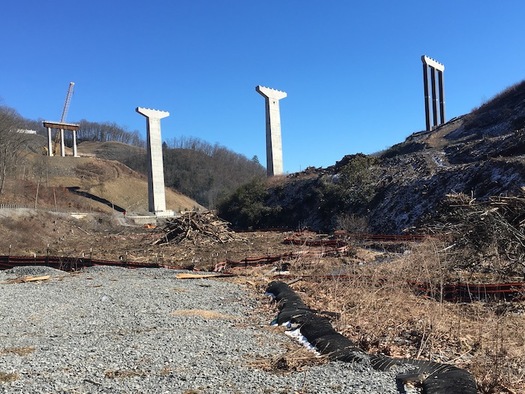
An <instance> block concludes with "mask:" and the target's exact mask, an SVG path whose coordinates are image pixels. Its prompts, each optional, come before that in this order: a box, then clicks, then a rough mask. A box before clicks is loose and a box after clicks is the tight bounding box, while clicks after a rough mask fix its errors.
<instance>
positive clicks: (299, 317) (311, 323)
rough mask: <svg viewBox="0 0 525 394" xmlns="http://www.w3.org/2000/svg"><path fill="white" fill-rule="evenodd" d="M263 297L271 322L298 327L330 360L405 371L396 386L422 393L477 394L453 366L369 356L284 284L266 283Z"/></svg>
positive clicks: (466, 375) (473, 384) (466, 376)
mask: <svg viewBox="0 0 525 394" xmlns="http://www.w3.org/2000/svg"><path fill="white" fill-rule="evenodd" d="M266 294H268V295H271V296H272V297H273V298H274V300H275V301H277V303H278V304H277V305H278V309H279V313H278V315H277V318H276V319H275V320H274V323H277V324H279V325H283V324H287V325H289V327H290V328H299V330H300V332H301V334H302V335H303V336H304V337H305V339H306V340H307V341H308V342H309V343H310V344H311V345H312V346H313V347H314V348H315V349H316V350H317V351H318V352H319V353H321V354H323V355H326V356H328V357H329V359H330V360H334V361H344V362H367V363H369V364H370V365H371V366H372V368H374V369H376V370H378V371H388V370H390V369H392V368H396V367H400V368H403V369H405V370H406V371H407V372H404V373H401V374H398V375H397V377H396V380H397V384H398V386H402V385H404V384H405V383H407V382H409V381H410V382H413V383H418V384H420V385H421V387H422V389H423V393H425V394H476V393H477V386H476V381H475V380H474V377H473V376H472V375H471V374H470V373H469V372H468V371H466V370H464V369H461V368H457V367H455V366H453V365H449V364H442V363H436V362H432V361H421V360H412V359H394V358H390V357H387V356H384V355H374V354H372V355H369V354H368V353H366V352H365V351H363V350H362V349H360V348H359V347H358V346H357V345H356V344H355V343H354V342H353V341H352V340H351V339H349V338H346V337H345V336H343V335H341V334H339V333H338V332H337V331H336V330H335V329H334V328H333V326H332V324H331V323H330V321H329V320H328V319H327V318H325V317H322V316H319V315H317V314H316V313H315V312H314V311H312V310H311V309H310V308H308V307H307V306H306V305H305V304H304V302H303V301H302V300H301V298H300V297H299V296H298V295H297V293H296V292H295V291H293V290H292V288H291V287H290V286H288V284H286V283H284V282H280V281H273V282H270V283H269V284H268V287H267V288H266ZM401 388H402V387H400V389H401Z"/></svg>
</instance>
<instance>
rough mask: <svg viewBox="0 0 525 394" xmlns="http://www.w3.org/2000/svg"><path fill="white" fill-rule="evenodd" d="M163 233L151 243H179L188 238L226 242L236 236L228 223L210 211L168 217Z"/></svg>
mask: <svg viewBox="0 0 525 394" xmlns="http://www.w3.org/2000/svg"><path fill="white" fill-rule="evenodd" d="M162 231H163V232H164V234H163V235H162V236H161V237H160V238H159V239H157V240H156V241H155V242H153V245H164V244H167V243H180V242H182V241H184V240H189V241H191V242H193V243H203V242H206V243H226V242H229V241H231V240H233V239H235V238H236V234H235V232H234V231H233V230H231V229H230V228H229V223H228V222H226V221H224V220H222V219H220V218H219V217H217V216H216V215H214V214H213V213H212V212H211V211H205V212H185V213H183V214H182V215H181V216H179V217H176V218H172V219H169V220H168V221H167V222H166V224H165V225H164V226H163V228H162Z"/></svg>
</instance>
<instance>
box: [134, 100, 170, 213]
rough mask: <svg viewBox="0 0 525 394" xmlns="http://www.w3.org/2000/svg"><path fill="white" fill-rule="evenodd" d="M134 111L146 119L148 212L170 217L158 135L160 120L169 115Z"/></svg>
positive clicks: (155, 111)
mask: <svg viewBox="0 0 525 394" xmlns="http://www.w3.org/2000/svg"><path fill="white" fill-rule="evenodd" d="M136 111H137V112H138V113H139V114H141V115H144V116H145V117H146V118H147V121H146V122H147V138H148V143H147V145H148V210H149V211H150V212H152V213H154V214H155V215H157V216H171V215H172V214H173V212H171V211H166V195H165V192H164V166H163V160H162V138H161V135H160V120H161V119H162V118H166V117H168V116H170V113H169V112H166V111H159V110H156V109H149V108H141V107H137V108H136Z"/></svg>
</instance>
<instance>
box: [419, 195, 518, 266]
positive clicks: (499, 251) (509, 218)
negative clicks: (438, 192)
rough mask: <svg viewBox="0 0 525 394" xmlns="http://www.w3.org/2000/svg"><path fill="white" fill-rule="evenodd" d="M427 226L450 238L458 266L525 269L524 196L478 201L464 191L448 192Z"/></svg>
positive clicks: (428, 228) (431, 230) (432, 230)
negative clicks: (457, 192)
mask: <svg viewBox="0 0 525 394" xmlns="http://www.w3.org/2000/svg"><path fill="white" fill-rule="evenodd" d="M524 192H525V190H524ZM427 230H430V232H432V233H434V234H436V233H437V234H440V235H445V236H446V239H449V240H451V243H452V245H451V248H449V250H451V251H454V252H455V253H456V254H458V255H459V256H456V257H459V258H460V260H459V259H457V258H456V264H457V265H458V267H459V268H469V269H473V270H475V271H477V272H491V273H497V274H502V275H523V273H524V272H525V197H490V198H489V199H488V200H486V201H477V200H476V199H474V198H471V197H469V196H467V195H465V194H450V195H447V198H446V200H445V201H444V203H443V205H442V207H441V209H440V210H439V212H438V214H437V215H436V216H435V217H434V219H433V221H432V223H431V224H430V225H428V226H427ZM460 261H461V262H460Z"/></svg>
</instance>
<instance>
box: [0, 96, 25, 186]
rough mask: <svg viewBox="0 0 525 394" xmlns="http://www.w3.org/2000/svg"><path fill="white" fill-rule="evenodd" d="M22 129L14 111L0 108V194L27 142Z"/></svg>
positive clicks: (18, 116)
mask: <svg viewBox="0 0 525 394" xmlns="http://www.w3.org/2000/svg"><path fill="white" fill-rule="evenodd" d="M23 127H24V120H23V118H22V117H21V116H20V115H19V114H18V113H17V112H16V111H15V110H13V109H11V108H9V107H4V106H0V194H2V193H3V191H4V185H5V181H6V178H7V177H8V176H9V175H11V173H12V172H14V170H15V169H16V164H17V162H18V159H19V158H20V156H21V152H22V148H23V147H24V146H25V144H26V142H27V135H26V134H24V133H23V132H21V129H23Z"/></svg>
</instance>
